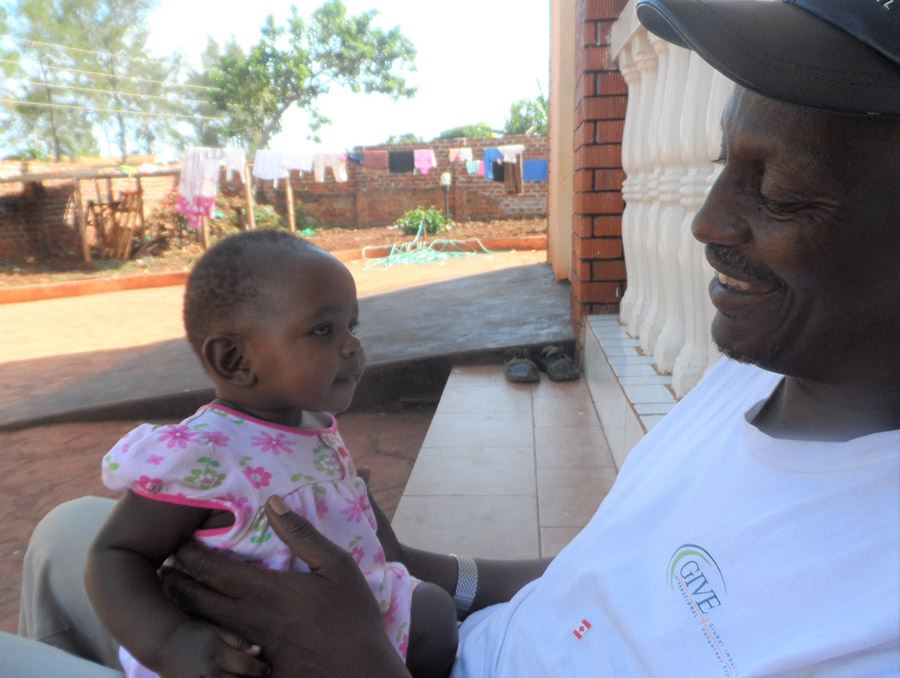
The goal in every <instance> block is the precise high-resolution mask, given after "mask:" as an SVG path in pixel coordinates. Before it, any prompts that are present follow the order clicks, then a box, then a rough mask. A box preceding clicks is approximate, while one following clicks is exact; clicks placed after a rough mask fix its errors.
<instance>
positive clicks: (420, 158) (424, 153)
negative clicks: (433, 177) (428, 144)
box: [413, 148, 437, 174]
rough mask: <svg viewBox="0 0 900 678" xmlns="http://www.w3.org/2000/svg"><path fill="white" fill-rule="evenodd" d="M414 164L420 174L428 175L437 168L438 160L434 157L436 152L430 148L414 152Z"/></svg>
mask: <svg viewBox="0 0 900 678" xmlns="http://www.w3.org/2000/svg"><path fill="white" fill-rule="evenodd" d="M413 164H414V165H415V167H416V169H417V170H418V171H419V172H421V173H422V174H428V172H430V171H431V170H432V169H433V168H435V167H437V158H435V157H434V151H432V150H431V149H430V148H421V149H418V150H416V151H413Z"/></svg>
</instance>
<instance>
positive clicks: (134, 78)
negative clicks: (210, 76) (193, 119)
mask: <svg viewBox="0 0 900 678" xmlns="http://www.w3.org/2000/svg"><path fill="white" fill-rule="evenodd" d="M0 62H2V63H7V64H16V65H21V62H19V61H17V60H16V59H0ZM45 68H49V69H50V70H53V71H67V72H69V73H83V74H85V75H102V76H103V77H105V78H114V79H116V80H132V81H134V82H152V83H154V84H157V85H165V86H166V87H184V88H186V89H205V90H210V91H214V90H215V89H216V88H215V87H207V86H206V85H187V84H185V85H180V84H178V83H172V82H166V81H165V80H151V79H150V78H139V77H137V76H134V75H113V74H111V73H104V72H103V71H83V70H81V69H78V68H67V67H65V66H49V65H48V66H45Z"/></svg>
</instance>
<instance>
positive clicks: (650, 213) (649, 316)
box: [638, 34, 669, 355]
mask: <svg viewBox="0 0 900 678" xmlns="http://www.w3.org/2000/svg"><path fill="white" fill-rule="evenodd" d="M650 44H651V45H652V46H653V51H655V52H656V59H657V61H656V63H657V67H656V73H657V76H656V89H655V91H654V92H653V110H652V112H651V114H650V121H649V124H648V126H647V128H646V129H647V134H648V140H647V141H648V143H647V150H648V156H649V160H650V161H651V162H652V163H653V173H652V174H651V175H650V178H649V181H648V182H647V197H648V199H649V201H650V209H649V210H647V216H646V219H645V221H644V222H643V224H642V225H641V229H642V230H643V232H644V241H645V242H646V245H647V249H646V255H647V268H646V271H647V282H648V283H649V284H648V285H647V288H646V290H647V295H648V297H647V301H648V302H649V303H647V304H646V306H645V308H643V309H642V310H641V313H642V315H643V317H642V318H641V326H640V330H639V331H638V337H639V338H640V340H641V349H642V350H643V351H644V353H646V354H647V355H651V354H652V353H653V347H654V346H655V345H656V340H657V338H658V337H659V333H660V332H661V331H662V312H661V311H662V305H661V293H662V285H663V280H662V262H661V261H660V259H659V249H658V248H657V246H656V243H657V241H658V240H659V237H660V221H659V213H660V210H661V205H660V203H659V180H660V177H661V176H662V173H663V170H662V160H661V143H660V142H661V140H660V133H659V130H660V127H661V121H662V112H663V100H664V99H665V94H666V87H668V83H667V82H666V71H667V70H668V65H669V43H667V42H666V41H665V40H662V39H661V38H658V37H656V36H655V35H652V34H651V35H650Z"/></svg>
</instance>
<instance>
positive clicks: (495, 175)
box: [484, 160, 506, 184]
mask: <svg viewBox="0 0 900 678" xmlns="http://www.w3.org/2000/svg"><path fill="white" fill-rule="evenodd" d="M484 166H485V168H487V163H484ZM505 170H506V168H505V167H504V163H503V161H502V160H492V161H491V181H496V182H499V183H501V184H502V183H503V180H504V179H505V178H506V177H505ZM485 178H487V169H485Z"/></svg>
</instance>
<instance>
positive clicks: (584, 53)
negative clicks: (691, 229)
mask: <svg viewBox="0 0 900 678" xmlns="http://www.w3.org/2000/svg"><path fill="white" fill-rule="evenodd" d="M577 3H578V4H577V17H578V19H577V20H578V25H579V33H578V34H579V35H580V36H581V39H582V46H581V49H580V50H579V52H578V58H577V65H576V68H577V82H576V89H575V140H574V149H575V181H574V190H575V201H574V216H573V224H572V227H573V238H572V275H571V277H572V316H573V319H574V320H575V321H576V322H580V321H581V319H582V318H583V317H584V316H585V315H587V314H589V313H617V312H618V310H619V299H620V298H621V297H622V293H623V292H624V290H625V280H626V276H625V260H624V257H623V254H622V211H623V209H624V203H623V201H622V192H621V189H622V182H623V181H624V179H625V174H624V172H623V171H622V157H621V150H622V133H623V130H624V126H625V106H626V103H627V100H628V96H627V92H628V90H627V88H626V85H625V80H624V78H623V77H622V74H621V73H619V71H618V69H617V68H616V65H615V63H614V62H613V59H612V55H611V48H610V29H611V27H612V24H613V23H614V22H615V20H616V19H617V18H618V16H619V14H620V13H621V12H622V10H623V9H624V7H625V4H626V0H577Z"/></svg>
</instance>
